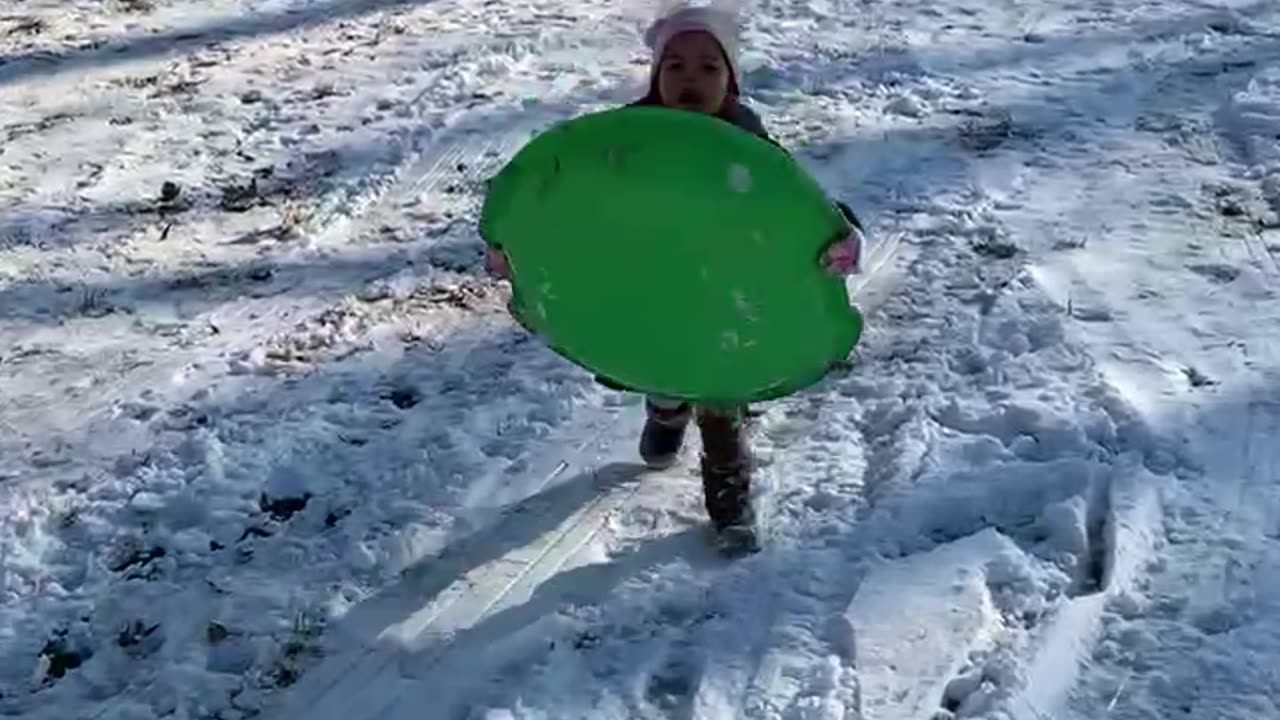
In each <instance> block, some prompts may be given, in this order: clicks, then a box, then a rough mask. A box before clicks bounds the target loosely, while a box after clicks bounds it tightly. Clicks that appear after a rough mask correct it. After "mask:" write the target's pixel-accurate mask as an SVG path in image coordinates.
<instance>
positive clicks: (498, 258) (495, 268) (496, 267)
mask: <svg viewBox="0 0 1280 720" xmlns="http://www.w3.org/2000/svg"><path fill="white" fill-rule="evenodd" d="M484 266H485V269H486V270H488V271H489V274H490V275H493V276H494V277H496V278H501V279H503V280H509V279H510V278H511V261H510V260H509V259H508V258H507V254H506V253H504V252H502V251H501V250H497V249H495V248H492V247H485V258H484Z"/></svg>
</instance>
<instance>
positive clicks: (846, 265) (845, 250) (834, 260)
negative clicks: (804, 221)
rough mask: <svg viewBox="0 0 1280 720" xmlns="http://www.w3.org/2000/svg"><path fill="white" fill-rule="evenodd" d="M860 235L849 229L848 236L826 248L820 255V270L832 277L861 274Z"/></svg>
mask: <svg viewBox="0 0 1280 720" xmlns="http://www.w3.org/2000/svg"><path fill="white" fill-rule="evenodd" d="M864 244H865V243H864V240H863V237H862V233H861V232H859V231H858V229H857V228H853V227H851V228H849V232H848V234H846V235H844V236H843V237H841V238H838V239H837V240H836V241H835V242H833V243H831V244H830V245H828V246H827V249H826V250H825V251H823V253H822V268H823V269H824V270H826V271H827V272H829V273H831V274H832V275H837V276H843V275H857V274H858V273H860V272H862V247H863V245H864Z"/></svg>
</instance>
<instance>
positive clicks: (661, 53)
mask: <svg viewBox="0 0 1280 720" xmlns="http://www.w3.org/2000/svg"><path fill="white" fill-rule="evenodd" d="M645 41H646V43H647V44H648V45H649V47H650V48H652V50H653V61H652V65H651V68H650V76H649V91H648V93H647V94H646V95H645V96H644V97H643V98H641V99H640V100H638V101H636V102H634V103H631V105H632V106H644V105H661V106H665V107H671V108H678V109H681V110H687V111H689V112H698V113H705V114H707V115H713V116H715V117H717V118H720V119H721V120H724V121H726V122H729V123H732V124H733V125H736V126H737V127H739V128H741V129H743V130H745V131H747V132H750V133H752V134H755V135H758V136H760V137H761V138H764V139H766V140H768V141H769V142H773V143H774V144H777V143H776V142H775V141H774V140H773V138H771V137H769V135H768V133H767V132H766V131H765V129H764V126H763V125H762V124H761V122H760V118H759V117H757V116H756V114H755V113H754V112H752V111H751V110H750V109H748V108H747V107H745V106H744V105H742V103H741V102H740V99H739V79H740V77H741V76H740V73H739V69H738V53H737V48H738V42H737V27H736V22H735V18H734V17H733V16H732V15H731V14H730V13H728V12H726V11H724V10H718V9H714V8H707V7H693V6H689V5H687V4H679V5H677V6H676V7H675V8H673V9H672V10H671V11H669V12H668V13H667V14H666V15H665V16H664V17H661V18H659V19H658V20H657V21H655V22H654V23H653V25H652V26H651V27H650V28H649V30H648V32H646V33H645ZM837 206H838V207H839V208H840V210H841V211H842V213H843V214H844V215H845V217H846V218H847V219H848V220H849V222H850V223H851V227H849V228H848V230H847V232H846V233H842V234H841V236H840V237H838V238H834V242H832V244H831V245H830V246H829V247H828V248H827V250H826V252H825V253H824V254H823V257H822V265H823V267H824V268H826V269H827V271H828V272H831V273H833V274H836V275H846V274H852V273H856V272H859V271H860V262H861V255H862V245H863V240H862V232H861V224H860V223H859V222H858V220H857V218H855V217H854V215H853V212H852V211H851V210H850V209H849V207H848V206H847V205H844V204H843V203H837ZM488 267H489V271H490V272H491V273H493V274H494V275H496V276H498V277H508V276H509V275H510V272H511V269H510V265H509V264H508V262H507V258H506V256H505V255H504V254H503V253H502V252H501V251H500V250H497V249H494V248H492V246H490V248H489V251H488ZM599 380H600V381H601V382H602V383H603V384H605V385H608V386H610V387H614V388H617V389H622V390H625V389H626V388H622V387H619V386H617V385H616V384H614V383H611V382H609V381H608V380H607V379H605V378H599ZM645 409H646V412H647V420H646V422H645V426H644V430H643V432H642V433H641V436H640V456H641V457H642V458H643V459H644V461H645V462H646V463H647V464H648V465H649V466H650V467H653V468H666V467H670V466H671V465H672V464H674V463H675V461H676V458H677V456H678V455H679V452H680V448H681V446H682V445H683V443H684V436H685V431H686V429H687V428H688V425H689V422H690V420H692V419H695V418H696V421H697V424H698V429H699V431H700V432H701V435H702V446H703V454H702V458H701V469H702V484H703V492H704V502H705V505H706V509H707V514H708V515H709V516H710V518H711V522H712V524H713V525H714V526H715V528H716V530H717V531H718V532H721V533H725V532H726V531H729V530H730V529H732V530H735V531H738V532H745V533H746V534H747V535H749V536H753V535H754V531H753V528H754V521H755V518H754V514H753V513H752V510H751V505H750V490H751V458H750V453H749V451H748V449H747V447H746V443H745V441H744V438H743V435H742V421H743V419H744V416H745V414H746V408H745V407H709V406H698V407H691V406H690V404H689V403H686V402H681V401H679V400H671V399H668V398H661V397H648V398H646V401H645Z"/></svg>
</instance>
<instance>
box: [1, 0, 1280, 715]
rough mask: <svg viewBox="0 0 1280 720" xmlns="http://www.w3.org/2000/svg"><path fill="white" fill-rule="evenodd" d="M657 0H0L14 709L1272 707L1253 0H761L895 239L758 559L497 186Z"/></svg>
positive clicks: (1266, 256) (1272, 579) (774, 66)
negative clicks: (652, 464)
mask: <svg viewBox="0 0 1280 720" xmlns="http://www.w3.org/2000/svg"><path fill="white" fill-rule="evenodd" d="M652 10H653V7H652V3H648V2H644V3H625V4H617V3H607V2H600V1H598V0H554V1H552V0H545V1H544V0H530V1H529V2H511V3H501V4H493V3H486V2H480V1H479V0H438V1H437V2H432V3H410V2H349V3H336V2H328V1H325V0H291V1H290V2H280V1H278V0H269V1H268V0H254V1H252V2H229V1H226V0H217V1H215V2H203V3H191V2H187V1H186V0H145V1H144V0H128V1H122V2H118V3H106V4H103V3H91V2H83V1H77V2H63V3H52V2H42V3H31V2H26V3H14V2H0V118H3V119H0V714H2V715H4V716H6V717H8V716H13V717H19V716H20V717H24V718H69V717H74V718H94V719H103V718H106V719H114V720H149V719H151V718H163V717H174V718H192V719H195V718H200V719H212V718H218V719H219V720H230V719H237V720H239V719H242V718H249V717H268V718H286V717H300V716H303V715H305V716H307V717H316V718H324V717H342V718H343V719H344V720H360V718H372V717H383V718H398V717H405V718H408V717H414V718H420V717H442V718H453V717H459V718H463V717H465V718H485V719H486V720H532V719H535V718H537V719H544V718H546V719H549V718H555V719H556V720H571V719H573V718H592V719H593V720H609V719H611V718H619V719H621V718H628V719H630V718H671V717H678V718H700V719H701V718H706V719H708V720H718V719H720V718H752V719H755V720H760V719H769V720H775V719H776V720H854V719H861V720H872V719H874V718H891V717H925V718H929V717H936V718H982V719H983V720H1023V719H1026V720H1042V719H1043V718H1049V717H1052V718H1055V719H1060V720H1072V719H1074V718H1080V719H1084V718H1090V719H1093V718H1102V717H1106V718H1113V719H1115V720H1151V719H1153V718H1177V717H1194V718H1215V719H1221V720H1231V719H1234V718H1241V719H1244V718H1248V719H1249V720H1256V719H1257V718H1268V717H1280V689H1278V688H1277V683H1276V676H1275V672H1274V670H1273V668H1274V667H1276V664H1277V658H1278V657H1280V619H1278V618H1280V581H1277V577H1280V553H1277V550H1276V538H1277V537H1280V514H1277V508H1280V490H1278V489H1277V485H1276V482H1275V480H1276V477H1277V472H1278V470H1280V456H1278V455H1277V452H1276V450H1275V443H1274V441H1273V438H1274V437H1275V436H1276V434H1277V433H1278V432H1280V395H1278V394H1277V380H1280V352H1278V348H1277V344H1276V340H1275V338H1276V337H1278V336H1280V332H1278V331H1280V314H1277V313H1276V312H1275V309H1274V308H1275V307H1276V304H1275V303H1276V295H1275V293H1276V290H1275V288H1276V283H1277V280H1280V260H1278V257H1280V140H1277V138H1278V137H1280V8H1277V6H1276V5H1275V4H1274V3H1260V2H1246V1H1244V0H1224V1H1222V2H1217V3H1214V4H1204V3H1192V2H1181V1H1177V2H1161V3H1153V2H1134V3H1126V4H1116V3H1113V2H1109V1H1108V0H1084V1H1083V2H1078V3H1071V4H1061V3H1046V2H1042V1H1041V0H1016V1H1015V2H1007V3H997V4H985V5H984V4H973V3H966V2H963V0H945V1H943V2H936V1H935V2H884V1H882V0H860V2H857V3H844V2H831V1H829V0H805V1H804V2H778V1H776V0H758V1H757V2H754V3H751V4H750V5H749V6H748V7H747V9H746V17H747V25H746V29H745V35H744V42H743V49H744V57H743V69H744V76H745V77H744V85H745V86H746V89H747V92H748V96H749V98H750V101H751V102H752V104H753V107H754V108H755V109H756V110H758V111H759V112H760V114H761V116H762V117H763V119H764V121H765V123H766V125H767V126H768V127H769V128H770V129H771V130H772V131H773V133H774V134H775V135H776V136H777V137H778V139H779V140H780V141H781V142H783V144H785V145H786V146H787V147H789V148H791V149H792V150H793V151H794V152H795V154H796V155H797V157H798V158H799V159H800V160H801V162H803V163H804V164H805V165H806V167H808V168H809V169H810V170H812V171H813V173H814V174H815V176H816V177H818V178H819V179H820V181H821V182H822V183H823V185H824V186H825V187H826V188H827V189H828V190H829V191H830V192H831V193H832V194H833V195H834V196H837V197H840V198H841V199H844V200H846V201H848V202H849V203H850V204H851V205H853V206H854V207H855V208H856V209H857V210H858V211H859V213H860V215H861V216H862V217H863V219H864V220H865V221H866V222H867V223H868V225H869V233H868V234H869V243H870V245H869V248H868V250H869V257H868V263H867V271H866V273H865V274H864V275H861V276H857V277H855V278H852V279H851V280H850V283H849V287H850V290H851V293H852V294H853V296H854V297H855V299H856V301H857V303H858V304H859V306H860V307H861V308H862V309H863V311H864V312H865V314H866V319H867V330H866V335H865V337H864V339H863V340H862V341H861V343H860V344H859V346H858V348H857V349H856V351H855V353H854V355H853V357H851V359H850V360H851V362H850V366H849V368H848V369H846V370H843V371H840V372H837V373H834V374H833V375H832V376H830V377H829V378H828V379H827V380H825V381H824V382H823V383H821V384H819V385H817V386H815V387H813V388H811V389H809V390H806V391H804V392H802V393H799V394H797V395H795V396H793V397H790V398H787V399H784V400H780V401H776V402H773V403H768V404H766V405H762V406H761V407H760V408H759V409H760V410H762V411H763V414H762V415H761V416H760V417H759V418H757V420H756V421H755V426H754V429H753V431H752V432H753V441H752V444H753V447H754V449H755V451H756V452H757V454H758V455H759V458H760V461H761V469H760V473H759V480H758V482H757V493H756V494H757V500H758V501H759V502H760V503H761V504H762V505H764V506H767V508H768V509H769V510H770V515H771V516H772V517H773V522H772V523H771V526H772V537H771V539H770V541H769V545H768V547H767V549H766V550H765V551H764V552H762V553H760V554H758V555H754V556H750V557H746V558H742V559H738V560H734V561H729V560H726V559H725V558H722V557H720V556H718V555H717V554H716V553H715V552H714V551H713V550H712V549H711V547H710V543H709V542H708V538H707V534H706V528H705V517H704V516H705V511H704V510H703V508H702V499H701V490H700V485H699V483H698V480H697V470H696V467H697V463H696V453H697V441H696V438H693V439H692V442H691V443H690V446H689V447H688V448H687V449H686V451H685V455H684V458H683V461H682V463H681V464H680V465H678V466H677V467H676V468H674V469H672V470H670V471H664V472H648V471H643V470H642V469H641V468H639V467H638V466H637V465H636V462H637V458H636V457H635V441H636V439H637V437H638V433H639V427H640V423H641V422H642V417H641V412H640V409H639V399H638V398H636V397H633V396H630V395H627V394H622V393H615V392H612V391H609V390H606V389H604V388H603V387H601V386H598V385H596V384H595V383H593V382H592V380H591V378H590V376H589V375H588V374H587V373H584V372H583V371H581V370H580V369H578V368H575V367H573V366H571V365H570V364H568V363H567V362H565V361H564V360H562V359H560V358H558V357H557V356H555V355H554V354H553V353H551V352H550V351H549V350H547V349H546V348H545V347H544V346H542V345H541V344H540V343H539V342H538V341H537V340H536V339H534V338H531V337H529V336H528V335H527V333H525V332H524V331H523V330H522V329H520V328H519V327H518V326H517V325H515V324H514V323H513V322H512V320H511V319H510V318H509V316H508V315H507V314H506V311H505V304H506V301H507V298H508V288H507V287H506V286H505V284H503V283H499V282H495V281H493V280H491V279H489V278H486V277H484V275H483V272H482V269H481V265H482V262H481V252H480V246H479V243H478V240H477V238H476V236H475V229H474V228H475V222H476V218H477V213H478V209H479V206H480V202H481V199H482V193H483V187H484V185H483V183H484V179H485V178H486V177H488V176H489V175H491V174H492V173H493V172H494V171H495V170H496V169H497V168H498V167H500V166H501V163H502V162H503V161H504V160H505V159H506V158H508V157H510V156H511V154H512V153H513V152H515V150H516V149H518V148H519V147H520V146H521V144H522V143H523V142H524V141H525V140H527V139H528V138H529V137H530V136H531V134H533V133H535V132H536V131H538V130H540V129H542V128H545V127H547V126H549V125H550V124H552V123H554V122H555V121H557V120H559V119H563V118H567V117H571V116H574V115H578V114H581V113H585V112H590V111H592V110H597V109H603V108H607V107H611V106H613V105H615V104H619V103H621V102H624V101H626V100H629V99H631V98H634V97H636V96H637V95H638V94H639V93H640V92H641V91H642V88H643V86H644V83H645V77H644V73H645V72H646V69H647V66H648V60H647V58H646V56H645V54H644V47H643V44H642V43H641V41H640V30H641V28H642V26H643V22H644V18H645V17H647V16H648V14H649V13H651V12H652ZM739 175H740V174H735V171H734V170H732V169H731V170H730V172H729V175H728V177H727V178H726V180H727V181H728V182H729V183H730V185H731V186H732V187H741V186H744V183H745V184H749V183H750V182H751V178H749V177H740V176H739ZM921 642H924V643H926V644H927V651H925V650H924V649H922V647H921V645H919V643H921Z"/></svg>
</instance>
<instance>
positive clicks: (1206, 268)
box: [1187, 263, 1240, 284]
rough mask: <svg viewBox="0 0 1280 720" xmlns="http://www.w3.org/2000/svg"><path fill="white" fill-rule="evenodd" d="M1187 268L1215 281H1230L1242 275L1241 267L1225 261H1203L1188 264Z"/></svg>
mask: <svg viewBox="0 0 1280 720" xmlns="http://www.w3.org/2000/svg"><path fill="white" fill-rule="evenodd" d="M1187 269H1188V270H1190V271H1191V272H1193V273H1195V274H1197V275H1202V276H1204V277H1206V278H1209V279H1210V280H1212V281H1214V282H1219V283H1224V284H1225V283H1229V282H1231V281H1233V280H1235V279H1236V278H1237V277H1240V268H1238V267H1235V266H1233V265H1227V264H1225V263H1201V264H1198V265H1188V266H1187Z"/></svg>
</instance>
